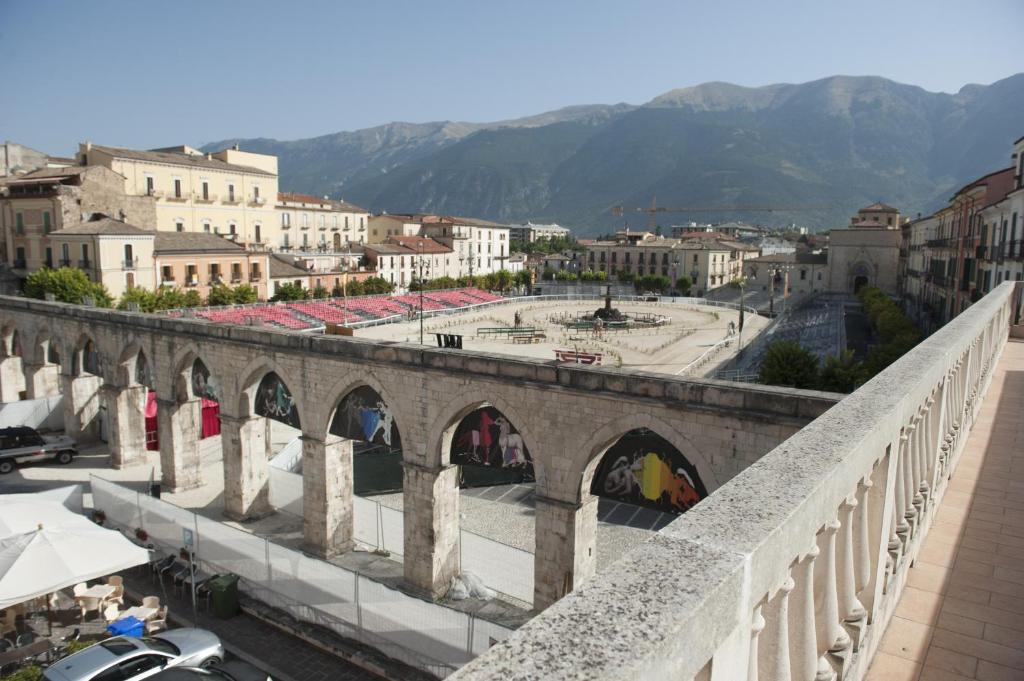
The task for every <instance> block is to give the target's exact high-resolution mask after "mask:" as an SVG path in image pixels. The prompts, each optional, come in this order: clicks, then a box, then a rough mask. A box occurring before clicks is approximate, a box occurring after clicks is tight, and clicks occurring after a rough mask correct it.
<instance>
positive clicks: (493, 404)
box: [428, 390, 544, 481]
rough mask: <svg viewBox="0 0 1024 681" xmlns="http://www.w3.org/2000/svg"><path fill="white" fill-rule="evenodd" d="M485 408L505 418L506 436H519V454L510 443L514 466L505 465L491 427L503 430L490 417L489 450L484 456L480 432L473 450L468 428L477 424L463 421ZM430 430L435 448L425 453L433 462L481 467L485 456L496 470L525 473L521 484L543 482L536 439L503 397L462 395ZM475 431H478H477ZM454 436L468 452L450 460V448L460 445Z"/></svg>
mask: <svg viewBox="0 0 1024 681" xmlns="http://www.w3.org/2000/svg"><path fill="white" fill-rule="evenodd" d="M495 392H496V391H495ZM485 408H491V409H493V410H494V411H495V412H497V414H498V415H500V416H502V417H504V418H505V420H506V421H507V424H508V426H509V430H510V432H509V433H508V434H509V435H510V436H518V438H519V440H518V444H519V445H521V446H522V450H523V451H519V447H518V446H516V445H515V444H514V443H515V440H514V439H513V440H512V442H513V445H512V446H511V449H512V450H513V454H514V456H515V457H516V461H517V463H512V464H511V465H508V466H506V465H505V464H506V461H507V460H508V459H507V458H506V454H505V453H504V452H501V451H500V449H501V447H500V443H499V442H498V441H497V438H496V437H495V431H494V427H495V426H497V427H498V428H499V431H498V432H501V431H502V430H504V429H502V428H501V426H500V425H499V424H498V423H497V420H496V418H491V417H492V416H493V415H490V414H489V415H488V419H490V423H489V425H490V426H491V427H490V429H489V430H490V437H489V441H490V445H489V449H488V450H487V452H486V453H485V451H484V440H485V439H486V436H484V434H483V433H480V435H481V437H479V438H478V439H477V440H476V441H477V446H476V447H475V448H474V447H473V445H472V442H473V439H472V432H473V430H474V428H472V427H471V426H473V425H477V424H467V423H466V420H467V418H468V417H470V416H472V415H473V414H474V413H476V412H478V411H479V410H481V409H485ZM433 430H434V432H433V433H432V435H431V437H430V439H429V440H428V442H430V443H436V446H433V445H432V449H431V450H430V451H428V455H429V456H431V457H437V458H435V459H434V460H435V461H438V462H439V463H440V464H441V465H442V466H444V465H449V464H453V465H462V466H471V465H475V464H473V463H471V462H472V461H473V460H474V459H475V460H476V461H477V462H479V464H482V463H483V461H484V460H485V459H484V457H485V456H486V460H487V461H488V464H493V466H494V468H495V469H497V468H499V467H500V468H506V467H508V468H509V469H510V470H515V469H520V470H521V472H522V473H523V474H524V481H526V478H527V477H528V479H529V480H530V481H532V480H537V481H540V480H542V476H543V474H544V473H543V471H544V463H543V459H542V458H538V456H537V454H538V453H541V456H543V454H542V452H541V450H540V449H538V448H537V440H536V439H535V438H534V437H533V435H532V433H531V432H530V429H529V427H528V425H527V421H526V420H525V418H524V417H523V415H522V414H521V413H520V412H519V410H518V409H516V408H515V407H514V406H512V405H511V404H510V403H509V402H508V400H506V399H504V398H501V397H498V396H496V395H494V394H493V393H488V392H487V391H479V390H478V391H474V392H472V393H467V394H462V395H460V396H459V399H458V401H457V402H452V403H451V404H449V406H448V408H447V409H446V410H445V412H444V415H443V416H442V417H441V418H439V419H437V425H435V426H434V427H433ZM460 431H461V432H460ZM477 432H480V431H479V430H477ZM457 434H458V435H459V437H460V439H461V438H466V439H465V440H463V446H464V447H466V449H467V451H465V452H462V453H461V454H463V456H461V457H458V458H453V453H454V449H453V445H458V444H459V442H458V441H457V440H456V435H457ZM508 449H509V448H508V447H506V451H507V450H508ZM524 459H525V461H526V462H528V464H529V468H526V466H524V465H523V463H522V461H523V460H524ZM481 468H483V466H481Z"/></svg>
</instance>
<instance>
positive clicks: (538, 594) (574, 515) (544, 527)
mask: <svg viewBox="0 0 1024 681" xmlns="http://www.w3.org/2000/svg"><path fill="white" fill-rule="evenodd" d="M536 502H537V506H536V510H535V513H536V516H535V526H536V530H535V532H536V550H535V552H534V558H533V608H534V610H543V609H544V608H546V607H548V606H549V605H551V604H552V603H554V602H555V601H557V600H558V599H559V598H561V597H562V596H564V595H566V594H567V593H569V592H570V591H572V590H573V589H575V588H576V587H577V586H579V585H580V584H582V583H583V582H585V581H586V580H587V579H589V578H590V577H592V576H593V575H594V571H595V569H596V568H595V566H596V556H595V555H594V542H595V538H596V536H597V497H595V496H591V495H587V498H586V499H585V500H584V501H583V502H582V503H567V502H564V501H558V500H556V499H547V498H544V497H536Z"/></svg>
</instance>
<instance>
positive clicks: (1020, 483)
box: [867, 340, 1024, 681]
mask: <svg viewBox="0 0 1024 681" xmlns="http://www.w3.org/2000/svg"><path fill="white" fill-rule="evenodd" d="M867 678H868V680H869V681H966V680H968V679H979V680H980V681H1019V680H1021V679H1024V342H1020V341H1012V340H1011V341H1010V342H1009V343H1007V345H1006V348H1005V350H1004V351H1003V356H1002V358H1001V359H1000V361H999V364H998V365H997V366H996V368H995V370H994V373H993V377H992V384H991V386H990V387H989V390H988V393H987V394H986V395H985V398H984V401H983V403H982V406H981V411H980V413H979V415H978V419H977V421H976V422H975V423H974V427H973V428H972V429H971V433H970V435H969V437H968V440H967V444H966V447H965V448H964V452H963V455H962V456H961V458H960V462H959V465H958V466H957V469H956V471H955V473H954V474H953V477H952V479H951V480H950V484H949V488H948V490H947V492H946V494H945V496H944V497H943V499H942V503H941V505H940V507H939V510H938V512H937V514H936V516H935V523H934V525H933V526H932V528H931V530H930V531H929V532H928V534H927V536H926V537H925V540H924V544H923V545H922V547H921V552H920V554H919V555H918V559H917V562H916V563H915V564H914V566H913V567H912V568H911V569H910V572H909V578H908V581H907V587H906V589H905V590H904V592H903V595H902V597H901V598H900V603H899V605H898V607H897V609H896V613H895V616H894V617H893V619H892V621H891V622H890V623H889V626H888V628H887V629H886V632H885V636H884V637H883V639H882V643H881V647H880V649H879V652H878V654H877V655H876V657H875V660H874V663H873V664H872V667H871V669H870V671H869V672H868V676H867Z"/></svg>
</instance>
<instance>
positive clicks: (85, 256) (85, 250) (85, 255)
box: [82, 244, 89, 262]
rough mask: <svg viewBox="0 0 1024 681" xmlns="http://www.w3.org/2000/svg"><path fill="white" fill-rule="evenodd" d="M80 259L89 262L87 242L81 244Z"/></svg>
mask: <svg viewBox="0 0 1024 681" xmlns="http://www.w3.org/2000/svg"><path fill="white" fill-rule="evenodd" d="M82 261H83V262H89V244H82Z"/></svg>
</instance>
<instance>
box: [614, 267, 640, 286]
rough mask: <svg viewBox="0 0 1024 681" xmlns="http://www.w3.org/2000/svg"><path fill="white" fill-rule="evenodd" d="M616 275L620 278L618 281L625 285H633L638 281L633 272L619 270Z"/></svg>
mask: <svg viewBox="0 0 1024 681" xmlns="http://www.w3.org/2000/svg"><path fill="white" fill-rule="evenodd" d="M615 275H616V277H618V280H619V281H621V282H622V283H624V284H631V283H633V282H634V281H636V275H635V274H633V273H632V272H627V271H626V270H619V271H618V272H616V273H615Z"/></svg>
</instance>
